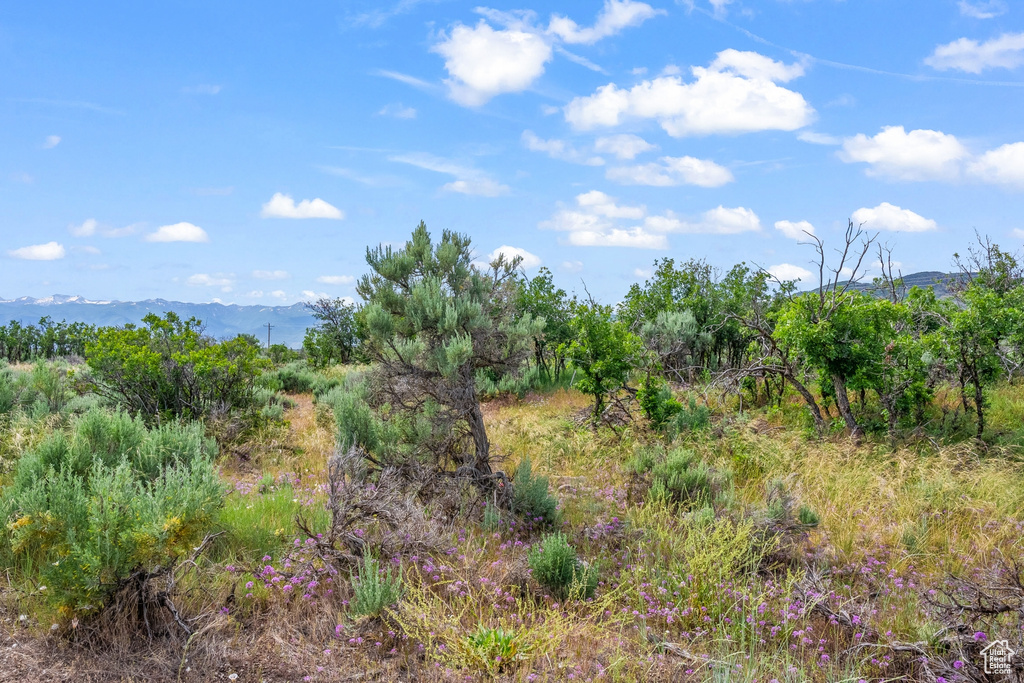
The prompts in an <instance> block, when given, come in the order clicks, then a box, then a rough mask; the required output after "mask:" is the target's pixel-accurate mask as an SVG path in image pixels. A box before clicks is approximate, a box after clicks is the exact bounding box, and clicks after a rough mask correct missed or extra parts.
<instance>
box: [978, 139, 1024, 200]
mask: <svg viewBox="0 0 1024 683" xmlns="http://www.w3.org/2000/svg"><path fill="white" fill-rule="evenodd" d="M967 172H968V173H969V174H970V175H972V176H974V177H976V178H979V179H980V180H983V181H985V182H988V183H998V184H1002V185H1011V186H1014V187H1017V188H1020V189H1024V142H1015V143H1013V144H1009V145H1003V146H1002V147H998V148H996V149H993V150H989V151H988V152H985V153H984V154H982V155H981V156H980V157H978V159H977V160H976V161H974V162H973V163H971V164H970V165H969V166H968V167H967Z"/></svg>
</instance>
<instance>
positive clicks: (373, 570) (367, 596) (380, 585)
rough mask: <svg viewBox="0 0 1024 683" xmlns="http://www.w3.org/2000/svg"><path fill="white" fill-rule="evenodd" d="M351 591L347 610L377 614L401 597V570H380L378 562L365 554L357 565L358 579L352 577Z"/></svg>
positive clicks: (356, 612)
mask: <svg viewBox="0 0 1024 683" xmlns="http://www.w3.org/2000/svg"><path fill="white" fill-rule="evenodd" d="M352 592H353V595H352V601H351V602H350V603H349V611H350V612H351V613H352V614H353V615H355V616H361V615H368V616H377V615H378V614H380V613H381V612H383V611H384V609H385V608H386V607H390V606H391V605H394V604H396V603H397V602H398V601H399V600H400V599H401V598H402V570H401V569H399V570H398V574H397V575H393V574H392V568H391V567H388V568H387V570H386V571H384V572H381V569H380V562H378V561H377V559H376V558H373V557H369V556H367V557H365V558H364V559H363V562H362V563H361V564H360V565H359V580H358V581H356V579H355V577H352Z"/></svg>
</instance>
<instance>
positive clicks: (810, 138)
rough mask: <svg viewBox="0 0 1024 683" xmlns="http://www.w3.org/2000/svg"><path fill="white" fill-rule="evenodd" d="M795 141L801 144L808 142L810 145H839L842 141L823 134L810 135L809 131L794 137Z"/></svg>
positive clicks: (833, 136)
mask: <svg viewBox="0 0 1024 683" xmlns="http://www.w3.org/2000/svg"><path fill="white" fill-rule="evenodd" d="M796 139H797V140H800V141H801V142H809V143H811V144H812V145H839V144H842V142H843V141H842V140H841V139H840V138H837V137H836V136H835V135H827V134H825V133H812V132H811V131H809V130H805V131H803V132H802V133H799V134H798V135H797V136H796Z"/></svg>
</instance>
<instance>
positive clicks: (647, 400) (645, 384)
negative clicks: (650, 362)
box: [636, 375, 683, 431]
mask: <svg viewBox="0 0 1024 683" xmlns="http://www.w3.org/2000/svg"><path fill="white" fill-rule="evenodd" d="M636 399H637V401H638V402H639V403H640V410H641V411H642V412H643V414H644V416H646V417H647V419H648V420H649V421H650V423H651V426H652V427H654V428H655V429H657V430H659V431H660V430H663V429H665V427H666V426H667V424H668V423H669V422H670V421H671V420H672V419H673V418H674V417H675V416H676V415H677V414H678V413H679V411H681V410H682V409H683V404H682V403H680V402H679V401H677V400H676V399H674V398H673V397H672V390H671V389H670V388H669V386H668V384H666V383H665V382H664V381H662V380H659V379H657V378H655V377H652V376H650V375H648V376H647V377H644V379H643V381H642V382H641V383H640V388H639V389H638V390H637V392H636Z"/></svg>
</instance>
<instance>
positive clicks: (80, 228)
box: [68, 218, 99, 237]
mask: <svg viewBox="0 0 1024 683" xmlns="http://www.w3.org/2000/svg"><path fill="white" fill-rule="evenodd" d="M98 225H99V223H98V222H97V221H96V219H95V218H87V219H85V220H84V221H83V222H82V224H81V225H69V226H68V232H70V233H71V234H72V235H74V236H75V237H90V236H92V235H94V234H96V226H98Z"/></svg>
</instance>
